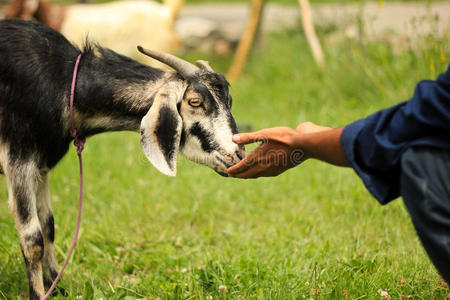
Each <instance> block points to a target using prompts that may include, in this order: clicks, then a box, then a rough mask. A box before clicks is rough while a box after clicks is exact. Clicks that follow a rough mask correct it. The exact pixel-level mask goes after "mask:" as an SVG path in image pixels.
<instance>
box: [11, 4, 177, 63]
mask: <svg viewBox="0 0 450 300" xmlns="http://www.w3.org/2000/svg"><path fill="white" fill-rule="evenodd" d="M182 4H183V0H164V1H163V4H161V3H158V2H155V1H152V0H127V1H123V0H122V1H114V2H110V3H104V4H72V5H59V4H54V3H50V2H46V1H45V0H13V1H12V2H11V3H10V4H9V5H8V6H7V7H6V9H5V16H6V17H7V18H21V19H25V20H30V19H32V18H34V19H36V20H37V21H39V22H41V23H43V24H45V25H48V26H50V27H51V28H53V29H55V30H57V31H59V32H61V33H62V34H63V35H64V36H65V37H66V38H67V39H68V40H70V41H71V42H73V43H74V44H76V45H79V46H81V45H82V44H83V42H84V40H85V39H86V36H88V37H89V39H91V40H95V41H96V42H98V43H99V44H101V45H102V46H104V47H107V48H110V49H112V50H114V51H116V52H118V53H121V54H124V55H126V56H129V57H132V58H135V59H138V60H139V61H141V62H143V63H146V64H150V65H158V64H155V61H154V60H151V59H150V58H145V57H142V56H138V55H137V54H136V45H137V44H145V45H150V46H151V47H152V49H155V50H159V51H163V52H169V53H174V52H176V51H177V50H178V49H179V48H180V46H181V42H180V40H179V39H178V37H177V35H176V34H175V31H174V22H175V19H176V17H177V16H178V12H179V10H180V8H181V6H182ZM158 66H161V65H158Z"/></svg>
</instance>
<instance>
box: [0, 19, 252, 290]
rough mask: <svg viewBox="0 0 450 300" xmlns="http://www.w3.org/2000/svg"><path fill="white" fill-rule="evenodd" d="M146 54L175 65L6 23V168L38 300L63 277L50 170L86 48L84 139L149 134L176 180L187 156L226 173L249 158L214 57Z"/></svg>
mask: <svg viewBox="0 0 450 300" xmlns="http://www.w3.org/2000/svg"><path fill="white" fill-rule="evenodd" d="M139 50H140V52H142V53H144V54H146V55H148V56H150V57H153V58H154V59H157V60H159V61H160V62H163V63H165V64H167V65H169V66H171V67H172V68H173V69H174V70H175V71H164V70H161V69H157V68H153V67H149V66H145V65H142V64H140V63H138V62H136V61H134V60H132V59H130V58H128V57H125V56H122V55H120V54H117V53H115V52H114V51H112V50H109V49H106V48H102V47H101V46H99V45H98V44H93V43H89V42H87V43H86V45H85V46H84V49H83V50H82V51H81V50H79V49H78V48H76V47H75V46H73V45H72V44H71V43H70V42H69V41H68V40H67V39H66V38H64V36H62V35H61V34H59V33H58V32H56V31H54V30H53V29H51V28H49V27H47V26H45V25H42V24H40V23H37V22H34V21H24V20H20V19H7V20H3V21H0V170H1V172H2V173H4V174H5V176H6V180H7V186H8V195H9V199H8V203H9V207H10V209H11V211H12V213H13V215H14V218H15V223H16V227H17V230H18V232H19V238H20V246H21V249H22V252H23V256H24V258H25V264H26V270H27V276H28V281H29V290H30V299H39V298H40V297H42V296H43V295H44V289H45V288H48V287H49V286H50V285H51V283H52V281H53V280H54V278H55V276H56V275H57V265H56V260H55V255H54V246H53V242H54V219H53V214H52V210H51V207H50V202H49V187H48V185H49V172H50V170H51V169H52V168H53V167H54V166H55V165H56V164H57V163H58V161H59V160H60V159H61V158H62V157H63V156H64V155H65V153H66V152H67V150H68V148H69V144H70V142H71V140H72V138H71V136H70V133H69V131H70V130H69V127H70V124H69V123H70V122H69V91H70V87H71V80H72V73H73V68H74V64H75V60H76V58H77V56H78V55H79V54H80V52H82V58H81V62H80V65H79V71H78V79H77V84H76V89H75V99H74V111H73V114H74V125H75V128H76V129H77V131H78V135H79V137H80V138H85V137H89V136H92V135H94V134H97V133H101V132H105V131H118V130H131V131H136V132H137V131H139V132H140V135H141V144H142V148H143V151H144V154H145V155H146V156H147V158H148V159H149V160H150V162H151V163H152V164H153V165H154V166H155V167H156V168H157V169H158V170H159V171H161V172H162V173H164V174H166V175H170V176H175V175H176V162H177V156H178V153H179V152H181V153H182V154H183V155H184V156H186V157H187V158H188V159H190V160H193V161H195V162H197V163H200V164H204V165H207V166H209V167H211V168H212V169H214V170H215V171H216V172H217V173H219V174H221V175H223V176H226V169H227V167H229V166H231V165H232V164H234V163H237V162H238V161H240V160H241V159H242V155H243V154H242V153H243V149H242V148H240V147H239V146H237V145H236V144H234V143H233V142H232V140H231V137H232V135H233V134H234V133H236V132H237V128H236V123H235V121H234V118H233V116H232V114H231V104H232V103H231V102H232V98H231V96H230V94H229V89H228V87H229V84H228V82H227V81H226V79H225V77H224V76H223V75H221V74H219V73H216V72H214V71H213V70H212V68H211V67H210V66H209V64H208V63H207V62H205V61H197V66H195V65H193V64H190V63H188V62H186V61H184V60H182V59H180V58H178V57H176V56H173V55H170V54H166V53H161V52H157V51H151V50H145V49H143V48H139ZM42 272H43V273H42ZM42 275H43V276H42ZM42 277H43V278H42Z"/></svg>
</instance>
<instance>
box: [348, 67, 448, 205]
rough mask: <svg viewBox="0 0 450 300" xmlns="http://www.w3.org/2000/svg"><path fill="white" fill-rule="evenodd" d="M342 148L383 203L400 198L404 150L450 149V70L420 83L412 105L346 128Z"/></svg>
mask: <svg viewBox="0 0 450 300" xmlns="http://www.w3.org/2000/svg"><path fill="white" fill-rule="evenodd" d="M341 145H342V148H343V150H344V153H345V157H346V158H347V161H348V162H349V163H350V164H351V166H352V167H353V169H354V170H355V171H356V173H357V174H358V175H359V177H361V179H362V181H363V182H364V184H365V186H366V187H367V189H368V190H369V191H370V192H371V193H372V195H373V196H374V197H375V198H376V199H377V200H378V201H380V203H382V204H386V203H388V202H389V201H391V200H393V199H395V198H397V197H399V196H400V171H401V169H400V161H401V156H402V154H403V153H404V152H405V150H407V149H408V148H410V147H413V146H430V147H436V148H441V149H446V150H450V67H449V68H448V69H447V71H446V72H445V73H443V74H441V75H439V77H438V78H437V79H436V80H435V81H432V80H424V81H421V82H419V84H418V85H417V87H416V89H415V91H414V95H413V97H412V98H411V99H410V100H409V101H406V102H403V103H400V104H398V105H396V106H393V107H390V108H387V109H384V110H381V111H379V112H377V113H374V114H373V115H370V116H369V117H367V118H365V119H361V120H358V121H356V122H354V123H351V124H350V125H347V126H346V127H345V128H344V130H343V132H342V135H341Z"/></svg>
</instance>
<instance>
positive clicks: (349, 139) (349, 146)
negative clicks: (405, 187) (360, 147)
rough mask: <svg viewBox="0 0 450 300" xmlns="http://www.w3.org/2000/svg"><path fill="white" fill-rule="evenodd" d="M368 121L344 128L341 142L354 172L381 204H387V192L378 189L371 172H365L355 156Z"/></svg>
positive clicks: (364, 120) (363, 120)
mask: <svg viewBox="0 0 450 300" xmlns="http://www.w3.org/2000/svg"><path fill="white" fill-rule="evenodd" d="M366 121H367V120H366V119H361V120H358V121H356V122H353V123H351V124H349V125H347V126H346V127H344V130H343V131H342V134H341V138H340V142H341V146H342V150H343V151H344V155H345V158H346V159H347V162H348V163H349V164H350V166H351V167H352V168H353V170H355V172H356V174H357V175H358V176H359V177H360V178H361V180H362V181H363V183H364V186H365V187H366V188H367V190H368V191H369V192H370V193H371V194H372V195H373V196H374V197H375V198H376V199H377V200H378V201H379V202H380V203H381V204H386V203H387V201H386V200H385V198H386V196H385V195H383V194H386V193H385V192H386V191H383V188H381V186H379V187H378V188H377V187H376V185H377V184H376V183H374V181H376V179H375V178H373V176H372V174H370V172H368V171H366V170H364V168H362V167H361V166H360V165H359V164H358V162H357V158H356V156H355V153H356V152H355V145H356V140H357V138H358V135H359V134H360V132H361V130H363V128H364V126H365V125H366ZM374 184H375V185H374Z"/></svg>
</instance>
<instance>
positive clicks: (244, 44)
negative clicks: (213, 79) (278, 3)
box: [227, 0, 264, 82]
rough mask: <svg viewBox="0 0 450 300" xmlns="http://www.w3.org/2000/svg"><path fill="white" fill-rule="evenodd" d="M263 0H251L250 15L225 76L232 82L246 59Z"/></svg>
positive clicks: (258, 22) (256, 27) (259, 18)
mask: <svg viewBox="0 0 450 300" xmlns="http://www.w3.org/2000/svg"><path fill="white" fill-rule="evenodd" d="M263 4H264V0H252V4H251V11H250V17H249V19H248V22H247V27H246V28H245V31H244V33H243V34H242V37H241V40H240V41H239V45H238V47H237V50H236V53H235V55H234V58H233V62H232V64H231V67H230V69H229V70H228V75H227V78H228V80H229V81H230V82H234V81H235V80H236V79H237V78H238V77H239V74H240V73H241V71H242V68H243V66H244V64H245V62H246V60H247V56H248V53H249V51H250V48H251V46H252V44H253V40H254V38H255V33H256V31H257V29H258V26H259V24H260V20H261V14H262V8H263Z"/></svg>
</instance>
